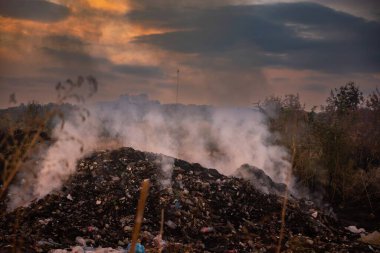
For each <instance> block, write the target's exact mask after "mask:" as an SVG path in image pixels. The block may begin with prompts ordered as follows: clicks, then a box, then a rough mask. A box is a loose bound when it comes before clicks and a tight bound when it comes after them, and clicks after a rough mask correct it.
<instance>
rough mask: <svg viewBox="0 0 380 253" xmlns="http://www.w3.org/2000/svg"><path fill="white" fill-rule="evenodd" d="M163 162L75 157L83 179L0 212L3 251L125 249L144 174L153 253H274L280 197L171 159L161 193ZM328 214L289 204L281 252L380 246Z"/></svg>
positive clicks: (144, 230)
mask: <svg viewBox="0 0 380 253" xmlns="http://www.w3.org/2000/svg"><path fill="white" fill-rule="evenodd" d="M157 160H159V161H162V159H161V158H160V155H157V154H153V153H146V152H139V151H136V150H134V149H131V148H121V149H118V150H112V151H99V152H97V153H94V154H92V155H88V156H86V158H84V159H81V160H80V161H78V164H79V165H80V166H78V168H77V173H75V174H73V175H72V176H70V178H68V179H67V181H66V182H65V183H64V185H63V188H62V191H56V192H54V193H51V194H48V195H47V196H45V197H44V198H42V199H38V200H36V201H34V202H32V203H31V204H30V206H28V207H21V208H19V209H17V210H16V211H14V212H9V213H5V214H4V215H2V216H0V248H1V249H2V248H5V247H9V245H11V246H10V247H12V245H14V239H15V238H18V239H19V240H20V242H22V245H23V247H24V248H23V250H22V252H35V251H38V252H49V251H50V250H55V251H52V252H54V253H66V252H71V253H72V252H73V250H74V249H75V250H77V252H82V251H81V250H83V251H84V252H86V253H90V252H93V253H95V252H96V253H106V252H108V253H111V252H113V253H116V252H118V253H119V252H120V253H121V252H123V253H125V252H126V248H127V245H128V244H129V243H130V240H131V235H132V231H133V224H134V222H135V213H136V207H137V203H138V198H139V186H140V183H141V181H142V180H143V179H146V178H148V179H150V181H151V183H152V186H151V190H150V192H149V197H148V200H147V204H146V207H145V211H144V217H143V223H142V224H141V236H140V239H141V242H140V243H141V246H144V247H145V250H146V251H147V252H157V248H159V247H162V248H164V250H163V252H165V251H166V252H220V253H237V252H239V253H241V252H275V246H274V245H276V244H277V242H278V235H279V228H280V224H281V210H282V204H283V200H282V198H279V197H277V196H276V195H273V194H264V193H262V192H260V191H258V190H257V189H256V188H255V185H254V184H253V183H252V181H246V180H244V179H241V178H236V177H227V176H224V175H221V174H219V173H218V172H217V170H215V169H206V168H203V167H202V166H201V165H199V164H191V163H188V162H186V161H183V160H174V161H173V162H174V169H173V173H172V178H171V179H172V181H171V185H170V187H168V188H165V189H163V188H162V185H161V182H160V180H162V175H161V174H160V173H161V172H162V171H161V164H157V162H156V161H157ZM105 161H106V164H105ZM91 166H92V167H91ZM248 172H249V173H256V176H257V177H256V180H260V179H265V180H264V181H263V182H267V183H268V184H271V185H272V186H271V187H268V189H276V190H277V191H282V190H283V186H282V185H278V184H276V183H274V182H272V181H270V180H269V179H268V178H267V177H266V176H265V175H264V174H262V172H261V171H259V170H257V169H254V170H253V169H252V168H251V167H249V170H248ZM176 179H178V180H176ZM73 196H74V197H73ZM67 199H69V200H70V201H67ZM311 209H313V211H310V210H311ZM161 210H164V211H165V218H164V227H163V237H162V238H157V236H154V235H157V234H159V233H160V232H159V231H160V224H161V216H160V213H161ZM316 215H317V216H316ZM314 216H316V217H318V219H317V218H316V217H314ZM329 217H330V216H327V214H326V213H325V212H324V211H321V210H319V209H318V208H316V207H315V205H313V203H309V202H307V201H306V200H295V199H289V200H288V207H287V209H286V228H285V230H284V240H283V244H284V248H283V251H286V252H313V251H314V252H317V251H318V252H373V251H375V252H376V251H379V250H380V246H378V244H376V242H377V241H376V238H377V237H376V234H374V235H372V234H371V236H369V237H363V238H362V239H361V241H357V237H358V235H357V234H353V233H352V232H350V231H349V230H347V229H345V228H344V227H341V226H339V225H338V224H337V223H336V222H335V221H334V220H331V219H329ZM16 219H17V220H18V222H19V227H18V229H17V230H15V227H14V222H13V221H15V220H16ZM357 230H360V229H357ZM158 239H160V240H158ZM364 242H365V243H364ZM366 243H368V244H366ZM74 246H75V247H74ZM369 246H371V247H372V248H373V249H374V250H371V249H370V248H369ZM58 249H61V250H60V251H58ZM189 249H191V250H189ZM316 249H317V250H316ZM297 250H298V251H297Z"/></svg>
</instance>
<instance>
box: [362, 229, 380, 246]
mask: <svg viewBox="0 0 380 253" xmlns="http://www.w3.org/2000/svg"><path fill="white" fill-rule="evenodd" d="M359 241H361V242H364V243H368V244H371V245H376V246H380V233H379V232H378V231H374V232H372V233H370V234H368V235H361V238H360V239H359Z"/></svg>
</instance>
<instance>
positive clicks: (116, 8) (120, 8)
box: [87, 0, 130, 14]
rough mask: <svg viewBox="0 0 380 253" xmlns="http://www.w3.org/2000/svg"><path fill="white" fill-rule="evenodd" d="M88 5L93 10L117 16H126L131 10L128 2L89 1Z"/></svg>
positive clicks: (122, 0)
mask: <svg viewBox="0 0 380 253" xmlns="http://www.w3.org/2000/svg"><path fill="white" fill-rule="evenodd" d="M87 3H88V4H89V6H90V7H91V8H94V9H98V10H102V11H107V12H112V13H117V14H124V13H126V12H127V11H129V10H130V6H129V4H128V3H127V1H126V0H87Z"/></svg>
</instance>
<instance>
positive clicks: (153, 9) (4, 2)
mask: <svg viewBox="0 0 380 253" xmlns="http://www.w3.org/2000/svg"><path fill="white" fill-rule="evenodd" d="M379 49H380V1H378V0H360V1H358V0H331V1H329V0H310V1H302V2H301V1H290V0H288V1H275V0H235V1H234V0H209V1H207V0H186V1H184V0H51V1H47V0H45V1H44V0H0V107H7V106H9V95H10V94H12V93H15V94H16V98H17V100H18V102H28V101H31V100H36V101H38V102H42V103H45V102H54V101H55V100H56V91H55V89H54V87H55V85H56V83H57V82H58V81H64V80H66V79H67V78H76V76H78V75H84V76H86V75H93V76H94V77H96V78H97V80H98V82H99V91H98V93H97V95H96V97H95V98H94V99H95V100H98V101H100V100H112V99H116V98H117V97H119V96H120V95H122V94H127V93H128V94H140V93H146V94H148V95H149V97H151V98H153V99H157V100H160V101H161V102H163V103H173V102H175V94H176V74H177V69H179V70H180V91H179V101H180V102H181V103H185V104H188V103H194V104H213V105H228V106H230V105H233V106H235V105H237V106H249V105H251V104H252V103H253V102H257V101H259V100H261V101H262V100H264V98H265V97H267V96H270V95H284V94H289V93H299V95H300V97H301V100H302V101H303V102H304V103H306V104H307V105H308V106H311V105H320V104H323V103H324V102H325V100H326V97H327V96H328V95H329V91H330V90H331V89H332V88H334V87H338V86H340V85H343V84H345V83H347V82H348V81H355V82H356V83H357V84H358V85H359V86H360V87H361V89H362V91H363V92H365V93H368V92H370V91H371V90H374V89H375V88H376V87H380V50H379Z"/></svg>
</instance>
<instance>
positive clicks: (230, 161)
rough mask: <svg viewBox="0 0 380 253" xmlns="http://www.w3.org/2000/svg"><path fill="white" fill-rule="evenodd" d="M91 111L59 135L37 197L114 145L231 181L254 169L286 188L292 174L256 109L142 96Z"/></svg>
mask: <svg viewBox="0 0 380 253" xmlns="http://www.w3.org/2000/svg"><path fill="white" fill-rule="evenodd" d="M88 110H89V111H90V116H89V117H88V118H87V119H86V120H85V121H83V120H82V118H81V117H78V116H75V115H73V116H72V117H71V118H69V119H66V123H65V125H64V127H63V128H62V129H61V128H60V127H57V128H56V129H55V130H54V136H55V138H56V139H57V141H56V142H55V143H54V144H53V145H52V146H51V147H50V148H49V149H48V151H47V152H46V154H45V158H44V160H43V162H42V163H41V167H40V171H39V175H38V182H37V184H36V187H35V189H34V193H35V195H36V196H39V197H42V196H44V195H46V194H47V193H49V192H50V191H52V190H54V189H57V188H59V187H60V186H61V184H62V182H63V180H64V179H66V178H67V177H68V176H69V175H70V174H71V173H73V172H74V171H75V167H76V163H77V161H78V159H80V158H81V157H83V156H84V154H86V153H89V152H91V151H93V150H95V149H97V148H99V147H100V146H101V144H102V143H111V142H112V141H117V143H119V144H120V145H121V146H130V147H133V148H135V149H139V150H143V151H149V152H155V153H161V154H165V155H168V156H171V157H177V158H180V159H184V160H187V161H190V162H197V163H200V164H202V165H203V166H205V167H211V168H216V169H217V170H218V171H219V172H220V173H222V174H225V175H230V174H232V173H233V172H234V171H235V170H236V169H237V168H238V167H239V166H240V165H242V164H245V163H248V164H252V165H254V166H256V167H258V168H261V169H262V170H264V171H265V173H266V174H267V175H269V176H270V177H271V178H272V179H273V180H274V181H276V182H280V183H285V178H286V174H287V172H288V169H289V168H290V166H289V162H288V155H287V152H286V151H285V150H284V149H283V148H282V147H280V146H277V145H275V144H274V140H273V137H272V135H271V134H270V132H269V130H268V127H267V125H266V118H265V116H264V115H263V114H262V113H260V112H259V111H257V110H254V109H251V108H216V107H211V106H199V105H176V104H160V103H159V102H157V101H152V100H149V99H148V97H147V96H145V95H139V96H122V97H120V99H118V100H117V101H114V102H103V103H98V104H96V105H94V106H91V107H89V108H88ZM173 162H174V160H167V161H165V162H163V163H162V164H163V167H162V171H163V175H164V177H163V182H162V184H163V186H164V187H166V186H170V179H171V172H172V168H173Z"/></svg>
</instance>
